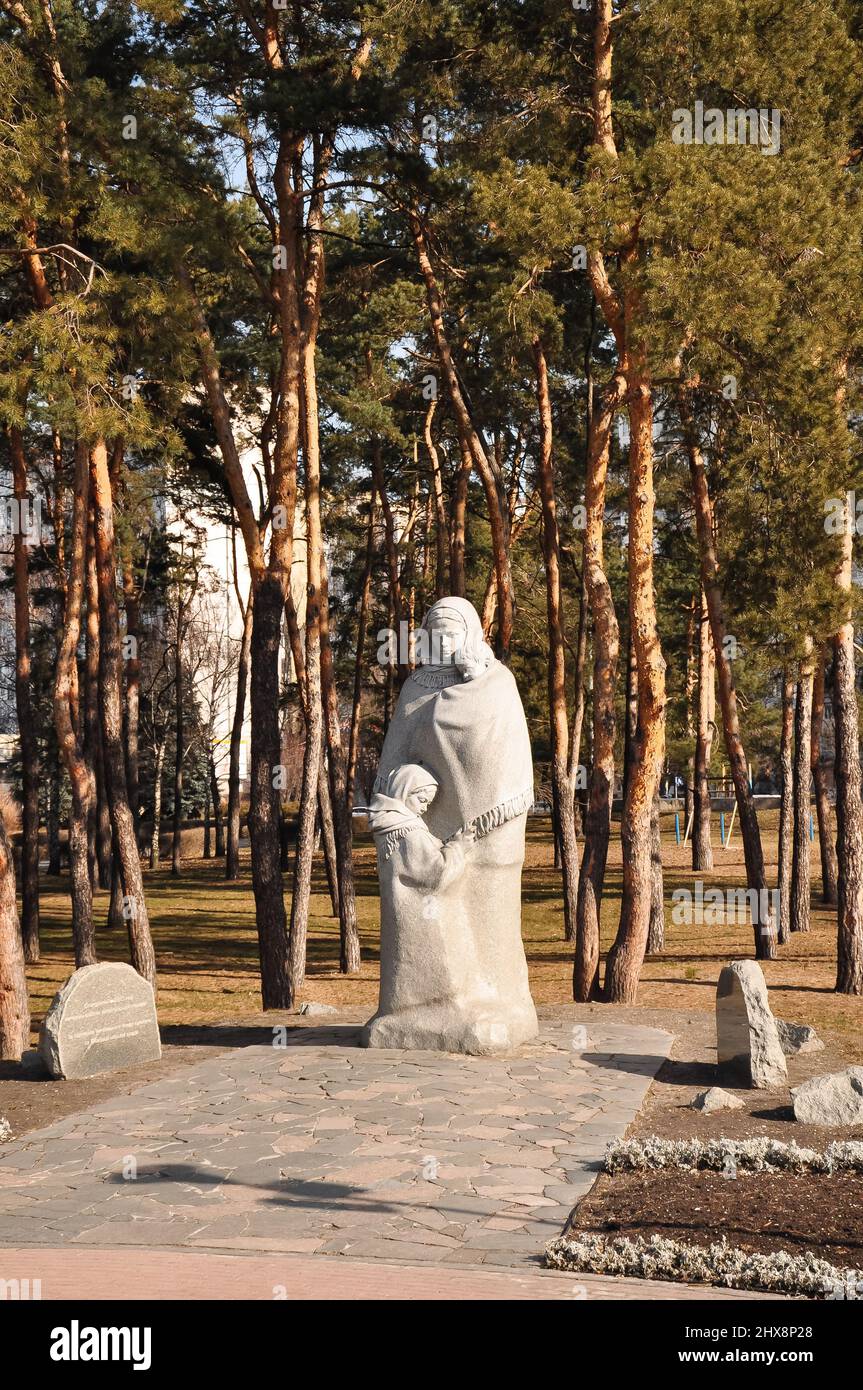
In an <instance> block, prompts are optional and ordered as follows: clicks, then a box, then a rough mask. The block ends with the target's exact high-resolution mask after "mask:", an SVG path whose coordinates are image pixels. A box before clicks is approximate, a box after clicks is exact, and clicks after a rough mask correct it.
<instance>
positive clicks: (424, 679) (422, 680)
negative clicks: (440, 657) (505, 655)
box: [413, 596, 495, 690]
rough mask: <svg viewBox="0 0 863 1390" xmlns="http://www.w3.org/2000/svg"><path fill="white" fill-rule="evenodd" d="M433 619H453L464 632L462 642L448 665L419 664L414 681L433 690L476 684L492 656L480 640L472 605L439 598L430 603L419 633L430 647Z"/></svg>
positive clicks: (476, 617)
mask: <svg viewBox="0 0 863 1390" xmlns="http://www.w3.org/2000/svg"><path fill="white" fill-rule="evenodd" d="M436 617H447V618H457V619H458V621H459V622H460V623H461V625H462V627H463V629H464V641H463V642H462V643H461V645H460V646H458V647H457V648H456V650H455V651H454V652H453V653H452V655H451V657H450V659H449V661H445V662H437V663H436V662H434V661H432V660H429V661H427V662H423V664H422V666H420V667H419V668H418V669H417V670H416V671H414V673H413V677H414V680H415V681H416V682H417V683H418V684H419V685H422V686H425V687H427V688H430V689H435V690H439V689H443V688H444V687H445V686H447V685H454V684H455V683H456V682H457V681H472V680H476V678H477V676H481V675H482V674H483V672H484V671H486V670H488V668H489V666H491V665H492V664H493V662H494V660H495V656H494V652H493V651H492V649H491V647H490V646H489V645H488V643H487V642H486V641H485V638H484V637H483V631H482V623H481V622H480V618H479V614H478V613H477V611H476V609H475V608H474V606H473V604H472V603H470V602H469V601H468V600H467V599H465V598H456V597H455V596H450V597H448V598H440V599H438V601H437V603H433V604H432V606H431V608H430V609H429V610H428V612H427V613H426V615H425V617H424V618H423V621H422V630H423V631H424V632H426V633H428V634H429V642H430V644H431V626H432V621H433V619H434V618H436ZM431 655H433V653H432V652H430V656H431Z"/></svg>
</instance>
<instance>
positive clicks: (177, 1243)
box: [0, 1019, 672, 1278]
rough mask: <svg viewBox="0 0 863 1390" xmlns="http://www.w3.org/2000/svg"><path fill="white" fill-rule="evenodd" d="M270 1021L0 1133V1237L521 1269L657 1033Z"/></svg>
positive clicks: (659, 1046)
mask: <svg viewBox="0 0 863 1390" xmlns="http://www.w3.org/2000/svg"><path fill="white" fill-rule="evenodd" d="M275 1032H276V1036H275V1040H274V1041H275V1042H279V1043H283V1044H284V1045H283V1046H276V1045H273V1046H251V1047H244V1048H239V1049H234V1050H232V1051H228V1052H221V1053H219V1054H218V1055H216V1056H214V1057H213V1058H211V1059H208V1060H206V1061H204V1062H200V1063H198V1064H196V1065H195V1066H193V1067H191V1068H189V1069H188V1070H186V1071H182V1072H179V1073H175V1074H174V1075H172V1076H170V1077H167V1078H163V1079H162V1080H160V1081H157V1082H153V1083H151V1084H149V1085H145V1086H142V1087H141V1088H140V1089H138V1090H137V1091H134V1092H133V1093H132V1094H131V1095H124V1096H117V1097H115V1098H114V1099H112V1100H110V1101H107V1102H104V1103H102V1104H100V1105H98V1106H96V1107H94V1108H93V1109H91V1110H88V1111H85V1112H83V1113H81V1114H77V1115H72V1116H69V1117H67V1118H66V1119H64V1120H61V1121H59V1122H57V1123H55V1124H52V1125H50V1126H48V1127H46V1128H44V1129H41V1130H37V1131H35V1132H33V1133H31V1134H29V1135H27V1136H25V1137H24V1138H22V1139H20V1140H15V1141H13V1142H12V1143H9V1144H4V1146H3V1148H2V1150H0V1246H7V1247H9V1246H14V1247H18V1248H20V1247H31V1246H34V1247H38V1246H43V1247H53V1248H55V1249H56V1248H58V1247H60V1248H63V1247H67V1246H72V1247H80V1246H98V1247H100V1248H108V1247H112V1248H116V1247H136V1246H137V1247H140V1248H141V1249H142V1250H143V1249H145V1248H146V1249H151V1250H152V1249H154V1248H171V1249H185V1250H193V1249H198V1250H208V1251H222V1252H230V1251H244V1252H251V1251H273V1252H283V1253H286V1254H288V1253H296V1254H308V1255H311V1254H324V1255H347V1256H353V1257H355V1258H357V1259H358V1260H394V1261H404V1262H410V1263H412V1264H415V1265H416V1264H440V1265H448V1266H452V1265H462V1266H476V1265H483V1266H493V1267H495V1266H496V1267H500V1266H511V1267H515V1268H520V1269H524V1270H529V1269H531V1268H534V1269H537V1268H539V1266H540V1262H541V1258H542V1252H543V1249H544V1246H545V1244H546V1242H547V1241H548V1240H549V1239H551V1238H552V1237H554V1236H556V1235H557V1234H559V1232H560V1230H561V1228H562V1226H563V1225H564V1223H565V1221H566V1219H567V1217H568V1216H569V1214H570V1211H571V1209H572V1207H573V1206H574V1205H575V1204H576V1202H578V1201H579V1200H580V1199H581V1197H582V1196H584V1194H585V1193H586V1192H587V1191H588V1189H589V1188H590V1186H591V1185H592V1183H593V1181H594V1179H595V1176H596V1172H597V1171H598V1169H599V1167H600V1166H601V1160H602V1156H603V1153H604V1151H605V1146H606V1143H607V1142H608V1140H609V1139H612V1138H614V1137H615V1136H618V1135H622V1134H623V1133H624V1132H625V1130H626V1128H627V1126H628V1125H629V1124H630V1122H631V1121H632V1119H633V1118H634V1117H635V1115H636V1114H637V1112H638V1109H639V1107H640V1105H641V1102H642V1100H643V1098H644V1095H645V1093H646V1091H647V1089H648V1087H649V1085H650V1082H651V1080H652V1078H653V1077H654V1075H655V1074H656V1072H657V1070H658V1069H659V1067H660V1066H661V1064H662V1062H663V1060H664V1059H665V1058H666V1057H667V1055H668V1053H669V1050H670V1047H671V1043H672V1035H671V1034H669V1033H665V1032H660V1031H659V1030H657V1029H652V1028H644V1027H635V1026H625V1025H621V1024H604V1025H601V1026H600V1025H596V1026H594V1025H591V1026H590V1028H589V1030H588V1031H587V1032H586V1031H585V1029H583V1028H573V1027H572V1026H571V1025H570V1024H568V1023H566V1022H565V1021H563V1020H561V1019H554V1020H550V1019H549V1020H544V1021H543V1024H542V1029H541V1034H540V1037H539V1039H538V1040H537V1041H536V1042H535V1043H533V1044H529V1045H527V1046H525V1047H522V1048H520V1049H519V1050H518V1052H517V1053H514V1054H512V1055H510V1056H507V1057H500V1058H477V1057H464V1056H455V1055H450V1054H441V1053H431V1052H399V1051H382V1050H381V1051H378V1050H374V1051H367V1050H365V1049H363V1048H360V1047H359V1046H357V1042H358V1037H359V1030H358V1029H357V1028H356V1027H347V1026H329V1027H319V1028H318V1027H314V1028H308V1027H307V1028H297V1029H291V1030H287V1032H286V1033H285V1032H279V1031H278V1030H275ZM129 1268H130V1278H134V1261H130V1264H129Z"/></svg>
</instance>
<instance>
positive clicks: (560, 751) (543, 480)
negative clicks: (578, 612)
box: [533, 336, 578, 941]
mask: <svg viewBox="0 0 863 1390" xmlns="http://www.w3.org/2000/svg"><path fill="white" fill-rule="evenodd" d="M533 357H534V368H535V372H536V396H537V406H538V411H539V429H540V450H539V460H538V469H539V485H540V497H541V502H542V553H543V559H544V562H545V600H546V620H547V627H548V718H549V726H550V729H551V777H552V786H553V791H554V801H555V810H556V825H557V836H556V841H557V844H558V845H559V854H560V870H561V874H562V877H563V923H564V937H565V939H566V940H567V941H572V940H573V939H574V938H575V925H576V913H577V904H578V842H577V840H576V834H575V796H574V787H573V785H572V783H571V782H570V778H569V719H568V715H567V707H566V647H565V641H564V613H563V590H562V584H561V577H560V535H559V532H558V525H557V503H556V499H555V491H554V452H553V426H552V415H551V397H550V394H549V389H548V365H547V362H546V357H545V351H544V348H543V344H542V340H541V339H540V338H539V337H538V336H537V337H535V338H534V340H533Z"/></svg>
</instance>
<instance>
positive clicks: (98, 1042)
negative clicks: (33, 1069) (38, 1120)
mask: <svg viewBox="0 0 863 1390" xmlns="http://www.w3.org/2000/svg"><path fill="white" fill-rule="evenodd" d="M39 1052H40V1055H41V1057H42V1060H43V1061H44V1063H45V1065H46V1066H47V1068H48V1070H49V1072H50V1073H51V1075H52V1076H53V1077H55V1078H60V1079H63V1080H67V1081H76V1080H81V1079H83V1078H84V1077H88V1076H97V1075H98V1074H99V1073H100V1072H105V1071H118V1070H119V1069H120V1068H122V1067H130V1066H133V1065H134V1064H135V1063H136V1062H156V1061H158V1060H159V1058H160V1057H161V1055H162V1046H161V1042H160V1039H159V1024H158V1020H157V1018H156V1000H155V996H154V994H153V990H152V987H151V986H150V985H149V984H148V983H147V981H146V980H145V979H144V978H143V976H141V975H139V974H138V972H137V970H133V969H132V967H131V965H122V964H120V963H119V962H106V963H105V964H100V965H84V966H82V967H81V969H80V970H76V971H75V973H74V975H70V977H69V979H68V980H67V981H66V983H65V985H64V986H63V988H62V989H61V990H60V991H59V993H57V994H56V995H55V996H54V998H53V1000H52V1002H51V1007H50V1008H49V1010H48V1013H47V1015H46V1017H45V1022H44V1023H43V1024H42V1031H41V1033H40V1036H39Z"/></svg>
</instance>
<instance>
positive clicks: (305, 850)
mask: <svg viewBox="0 0 863 1390" xmlns="http://www.w3.org/2000/svg"><path fill="white" fill-rule="evenodd" d="M319 488H320V474H319V472H317V470H314V471H313V467H312V466H311V465H310V463H309V462H308V460H307V462H306V524H307V527H308V545H307V550H306V556H307V560H306V564H307V571H306V572H307V584H308V598H307V600H306V660H305V672H306V691H307V701H306V746H305V751H304V754H303V789H302V792H301V795H300V814H299V824H298V828H297V853H296V859H295V860H294V883H293V895H292V898H291V985H292V988H293V991H294V993H295V994H296V991H297V990H298V989H300V988H302V985H303V983H304V981H305V978H306V942H307V939H308V930H309V904H310V899H311V886H312V862H313V859H314V853H315V819H316V813H317V807H318V784H319V773H320V769H321V761H322V751H323V706H322V704H321V637H320V603H321V597H320V595H321V582H320V575H321V558H322V556H321V552H322V540H321V536H320V509H319V507H318V505H317V503H316V502H312V501H311V494H317V493H318V491H319Z"/></svg>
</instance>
